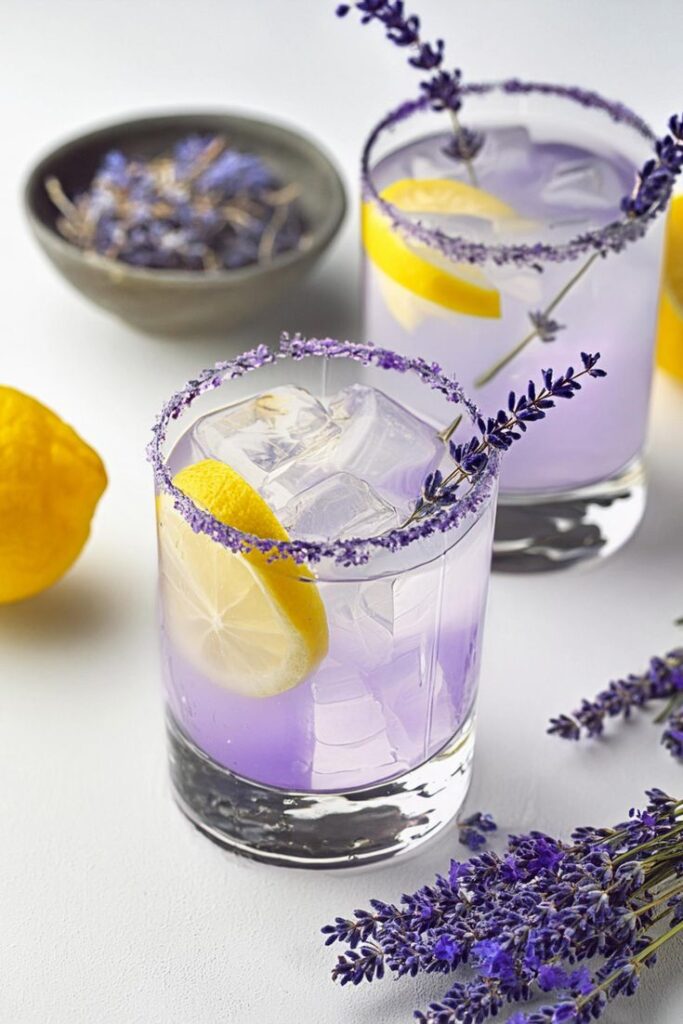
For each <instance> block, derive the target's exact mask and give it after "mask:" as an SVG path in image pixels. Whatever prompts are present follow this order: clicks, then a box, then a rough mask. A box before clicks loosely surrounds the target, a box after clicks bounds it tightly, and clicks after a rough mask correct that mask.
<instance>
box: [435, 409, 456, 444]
mask: <svg viewBox="0 0 683 1024" xmlns="http://www.w3.org/2000/svg"><path fill="white" fill-rule="evenodd" d="M461 421H462V413H460V415H459V416H456V417H455V419H454V420H453V422H452V423H451V424H449V426H447V427H444V429H443V430H440V431H439V433H438V434H437V435H436V436H437V437H438V439H439V441H443V443H444V444H448V442H449V441H450V439H451V438H452V436H453V434H454V433H455V432H456V430H457V429H458V427H459V426H460V423H461Z"/></svg>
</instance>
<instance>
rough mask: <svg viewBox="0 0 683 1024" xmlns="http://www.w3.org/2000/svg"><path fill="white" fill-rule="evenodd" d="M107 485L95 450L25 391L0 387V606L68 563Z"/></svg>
mask: <svg viewBox="0 0 683 1024" xmlns="http://www.w3.org/2000/svg"><path fill="white" fill-rule="evenodd" d="M106 486H107V474H106V472H105V469H104V465H103V464H102V460H101V459H100V457H99V455H97V453H96V452H94V451H93V450H92V448H90V447H89V446H88V445H87V444H86V443H85V442H84V441H82V440H81V438H80V437H79V436H78V434H77V433H76V432H75V430H72V428H71V427H69V426H67V424H66V423H64V422H63V421H62V420H61V419H60V418H59V416H56V415H55V414H54V413H53V412H51V411H50V410H49V409H47V408H46V407H45V406H44V405H41V403H40V402H37V401H36V400H35V399H34V398H31V397H30V396H29V395H25V394H23V393H22V392H21V391H16V390H15V389H14V388H9V387H3V386H0V604H7V603H9V602H10V601H20V600H21V599H22V598H25V597H31V596H32V595H33V594H38V593H39V592H40V591H41V590H45V588H46V587H49V586H50V585H51V584H52V583H55V582H56V581H57V580H58V579H59V578H60V576H63V575H64V573H65V572H66V570H67V569H68V568H69V567H70V566H71V565H72V564H73V563H74V561H75V560H76V558H77V557H78V554H79V552H80V551H81V548H82V547H83V545H84V544H85V542H86V540H87V539H88V534H89V533H90V520H91V519H92V516H93V512H94V511H95V507H96V505H97V502H98V501H99V498H100V496H101V494H102V492H103V491H104V489H105V487H106Z"/></svg>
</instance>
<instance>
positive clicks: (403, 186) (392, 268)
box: [361, 178, 518, 324]
mask: <svg viewBox="0 0 683 1024" xmlns="http://www.w3.org/2000/svg"><path fill="white" fill-rule="evenodd" d="M380 196H381V198H382V199H385V200H386V201H387V202H389V203H391V204H392V205H393V206H396V207H397V208H398V209H399V210H401V211H402V212H403V213H436V214H461V215H466V216H470V217H480V218H482V219H484V220H489V221H493V222H496V223H497V222H499V221H506V220H509V221H510V223H511V224H513V223H516V222H517V221H518V217H517V213H516V211H515V210H514V209H513V207H511V206H509V205H508V204H507V203H505V202H503V200H502V199H498V198H497V197H496V196H494V195H491V193H489V192H485V191H484V190H483V189H480V188H476V187H475V186H474V185H469V184H467V182H464V181H454V180H450V179H448V178H401V179H400V180H399V181H395V182H393V183H392V184H391V185H389V186H387V188H385V189H383V191H382V192H381V193H380ZM361 216H362V234H363V245H364V247H365V251H366V253H367V255H368V257H369V259H370V260H372V262H373V263H374V264H375V265H376V266H377V267H379V269H380V270H381V271H382V272H383V273H384V274H386V276H387V277H389V278H390V279H391V280H392V281H394V282H395V283H396V284H399V285H401V286H402V287H403V288H405V289H407V290H408V291H409V292H412V293H413V295H417V296H419V297H420V298H422V299H427V300H428V301H430V302H434V303H436V305H438V306H442V307H444V308H445V309H450V310H453V311H454V312H457V313H466V314H468V315H469V316H479V317H487V318H499V317H500V315H501V307H500V292H499V291H498V290H497V289H496V288H494V287H493V286H492V285H491V283H490V282H489V280H488V279H487V277H486V275H485V274H483V273H482V271H481V270H479V269H478V268H477V267H473V266H471V265H470V264H468V263H455V264H451V263H448V262H447V261H445V260H444V261H443V264H444V265H439V261H438V256H436V255H435V254H434V252H433V250H429V249H428V248H427V246H418V245H414V244H413V243H408V242H406V241H405V240H404V238H403V236H402V235H400V234H399V232H398V231H396V230H395V229H394V228H393V226H392V224H391V221H390V220H389V219H388V218H387V217H386V216H385V215H384V214H383V213H382V212H381V211H380V210H378V209H377V207H376V206H375V205H374V203H372V202H366V203H364V204H363V208H362V211H361ZM423 254H424V255H423ZM427 257H430V258H427ZM386 294H387V291H386V290H385V297H386ZM399 313H400V316H399V320H400V321H401V322H404V323H406V324H407V323H408V322H409V318H407V317H406V315H405V310H399Z"/></svg>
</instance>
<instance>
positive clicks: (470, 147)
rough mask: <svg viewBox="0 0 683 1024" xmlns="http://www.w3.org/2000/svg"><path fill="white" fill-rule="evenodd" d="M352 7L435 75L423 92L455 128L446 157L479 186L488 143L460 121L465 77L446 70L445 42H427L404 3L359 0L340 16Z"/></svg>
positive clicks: (339, 13)
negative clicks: (478, 166) (476, 163)
mask: <svg viewBox="0 0 683 1024" xmlns="http://www.w3.org/2000/svg"><path fill="white" fill-rule="evenodd" d="M352 7H355V8H356V10H358V11H360V12H361V14H362V17H361V24H362V25H368V24H370V23H371V22H374V21H377V22H379V23H380V24H381V25H383V26H384V30H385V35H386V37H387V39H388V40H389V41H390V42H392V43H394V45H395V46H398V47H401V48H403V47H406V48H408V49H410V51H411V55H410V56H409V57H408V63H409V64H410V65H411V67H414V68H418V69H419V70H421V71H430V72H433V73H432V74H431V75H430V76H429V77H428V78H425V79H423V80H422V81H421V82H420V90H421V91H422V93H423V94H424V96H425V97H426V98H427V100H428V101H429V105H430V106H431V108H432V110H435V111H437V112H441V111H447V112H448V114H449V115H450V117H451V122H452V125H453V140H452V141H451V142H450V143H449V144H448V145H447V146H446V147H445V148H444V153H445V154H446V155H447V156H449V157H451V159H453V160H459V161H462V162H463V163H464V164H465V167H466V168H467V172H468V174H469V177H470V180H471V181H472V183H473V184H474V185H476V184H477V176H476V173H475V170H474V167H473V166H472V160H473V159H474V157H475V156H476V155H477V153H478V152H479V150H480V149H481V147H482V145H483V143H484V136H483V134H482V133H481V132H475V131H473V130H471V129H468V128H463V126H462V125H461V124H460V121H459V120H458V112H459V110H460V108H461V107H462V73H461V71H460V69H459V68H454V69H453V70H452V71H447V70H445V69H444V66H443V64H444V59H445V53H444V41H443V39H437V40H436V42H435V43H429V42H425V41H424V40H423V39H422V38H421V36H420V19H419V17H418V16H417V15H416V14H406V12H405V5H404V3H403V2H402V0H358V2H357V3H354V4H339V5H338V6H337V12H336V13H337V16H338V17H340V18H345V17H346V15H347V14H349V12H350V11H351V9H352Z"/></svg>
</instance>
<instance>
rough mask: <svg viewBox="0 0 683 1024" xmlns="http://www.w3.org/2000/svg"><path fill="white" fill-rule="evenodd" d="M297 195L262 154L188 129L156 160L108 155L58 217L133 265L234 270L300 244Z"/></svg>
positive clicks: (73, 236) (66, 227)
mask: <svg viewBox="0 0 683 1024" xmlns="http://www.w3.org/2000/svg"><path fill="white" fill-rule="evenodd" d="M57 185H58V183H57ZM46 186H47V183H46ZM52 187H53V189H54V185H53V186H52ZM296 193H297V187H296V185H294V184H291V185H290V186H289V187H288V188H285V187H284V186H283V184H282V182H280V181H279V180H278V178H277V177H276V175H275V174H274V172H273V171H272V170H271V168H270V167H269V166H268V165H267V164H266V163H265V162H264V161H263V160H262V159H261V157H259V156H256V155H255V154H252V153H243V152H240V151H238V150H236V149H234V148H232V147H230V146H228V144H227V142H226V140H225V139H223V138H222V137H220V136H212V135H189V136H187V137H185V138H183V139H180V140H178V142H177V143H176V145H175V146H174V147H173V150H172V151H171V152H170V153H167V154H164V153H162V154H160V155H158V156H155V157H152V158H151V159H142V158H139V159H138V158H135V157H131V156H126V155H124V154H123V153H121V152H119V151H118V150H112V151H111V152H109V153H107V154H105V156H104V157H103V159H102V162H101V164H100V166H99V168H98V170H97V171H96V173H95V176H94V178H93V180H92V182H91V184H90V186H89V188H88V189H87V190H86V191H85V192H83V193H82V194H80V195H79V196H77V197H75V199H74V200H73V201H72V202H71V204H70V205H69V206H64V205H63V204H61V205H60V211H61V213H62V216H61V217H60V218H59V220H58V222H57V223H58V228H59V230H60V231H61V233H62V234H63V235H64V237H65V238H67V239H68V240H69V241H71V242H73V243H75V244H76V245H78V246H80V247H81V248H83V249H86V250H93V251H95V252H98V253H100V254H102V255H104V256H107V257H109V258H112V259H117V260H120V261H121V262H123V263H128V264H130V265H131V266H136V267H151V268H156V269H171V270H215V269H226V270H230V269H234V268H237V267H243V266H246V265H248V264H252V263H267V262H270V261H271V260H272V259H273V258H274V257H275V256H277V255H279V254H280V253H282V252H286V251H288V250H291V249H296V248H298V247H299V246H300V245H301V243H302V240H303V237H304V230H305V224H304V221H303V217H302V214H301V212H300V210H299V207H298V205H297V202H296ZM51 194H54V193H51Z"/></svg>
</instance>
